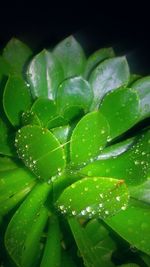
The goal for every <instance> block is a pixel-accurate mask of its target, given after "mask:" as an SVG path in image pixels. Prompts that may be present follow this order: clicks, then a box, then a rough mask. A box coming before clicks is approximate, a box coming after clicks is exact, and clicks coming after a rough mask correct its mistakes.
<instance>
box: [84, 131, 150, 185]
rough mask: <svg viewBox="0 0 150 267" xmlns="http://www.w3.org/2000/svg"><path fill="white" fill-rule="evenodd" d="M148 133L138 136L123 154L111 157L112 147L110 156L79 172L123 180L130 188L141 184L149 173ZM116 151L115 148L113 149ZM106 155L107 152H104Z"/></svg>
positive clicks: (149, 134)
mask: <svg viewBox="0 0 150 267" xmlns="http://www.w3.org/2000/svg"><path fill="white" fill-rule="evenodd" d="M149 142H150V131H146V132H144V133H142V134H139V135H138V136H137V137H136V138H135V140H134V142H133V144H132V145H131V146H129V149H128V150H126V151H125V152H124V153H122V154H120V155H117V156H113V151H114V149H113V148H114V146H113V145H112V146H111V147H110V150H112V153H111V154H112V156H110V157H107V156H106V157H105V151H103V158H101V157H100V159H99V157H98V160H97V161H95V162H93V163H91V164H89V165H88V166H86V167H84V168H83V169H82V170H80V173H81V174H83V175H88V176H104V177H108V176H111V177H114V178H117V179H124V180H125V181H126V183H127V184H128V185H130V186H135V185H139V184H142V183H143V182H144V181H146V180H147V177H148V174H149V173H150V146H149ZM115 149H116V148H115ZM106 155H107V151H106Z"/></svg>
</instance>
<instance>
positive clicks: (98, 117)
mask: <svg viewBox="0 0 150 267" xmlns="http://www.w3.org/2000/svg"><path fill="white" fill-rule="evenodd" d="M108 134H109V126H108V123H107V121H106V119H105V117H104V116H103V115H102V114H101V113H100V112H99V111H96V112H91V113H88V114H87V115H85V116H84V117H83V118H82V119H81V120H80V121H79V122H78V124H77V125H76V127H75V129H74V131H73V133H72V136H71V144H70V156H71V162H72V165H73V166H81V165H83V164H84V165H85V164H86V163H87V162H90V161H93V158H94V157H96V156H97V155H98V154H99V152H100V150H102V149H103V148H104V146H105V145H106V142H107V138H108Z"/></svg>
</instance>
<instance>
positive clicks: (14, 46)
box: [3, 38, 32, 73]
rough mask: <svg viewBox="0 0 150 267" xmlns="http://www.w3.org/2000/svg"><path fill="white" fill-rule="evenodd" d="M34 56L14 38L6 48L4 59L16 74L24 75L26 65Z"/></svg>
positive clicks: (24, 45)
mask: <svg viewBox="0 0 150 267" xmlns="http://www.w3.org/2000/svg"><path fill="white" fill-rule="evenodd" d="M31 55H32V51H31V49H30V48H29V47H28V46H27V45H26V44H24V43H23V42H21V41H19V40H18V39H16V38H12V39H11V40H10V41H9V42H8V43H7V45H6V46H5V48H4V51H3V58H4V59H5V60H6V61H7V62H8V63H9V64H10V66H11V68H12V69H13V71H14V72H16V73H23V69H24V67H25V64H26V63H27V61H28V60H29V58H30V57H31Z"/></svg>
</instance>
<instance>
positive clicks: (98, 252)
mask: <svg viewBox="0 0 150 267" xmlns="http://www.w3.org/2000/svg"><path fill="white" fill-rule="evenodd" d="M94 223H95V221H94ZM69 224H70V227H71V230H72V233H73V235H74V238H75V240H76V243H77V246H78V248H79V250H80V253H81V255H82V257H83V260H84V266H86V267H91V266H94V267H99V266H100V265H101V266H102V267H108V266H109V267H113V266H114V264H113V263H112V262H111V255H112V251H113V249H114V248H115V244H114V242H113V241H112V240H111V238H110V237H109V236H108V231H107V230H106V229H105V228H104V227H103V226H101V227H100V225H99V224H98V223H97V224H94V225H93V226H94V228H93V230H94V231H95V232H93V231H91V235H90V234H89V232H90V231H89V229H87V227H88V226H86V228H83V227H82V226H81V225H80V224H79V223H78V222H77V221H76V220H75V219H74V218H71V219H69ZM93 226H92V227H93ZM93 234H95V235H94V236H96V240H98V242H97V241H96V240H95V241H96V243H93V238H92V235H93ZM96 234H97V235H96Z"/></svg>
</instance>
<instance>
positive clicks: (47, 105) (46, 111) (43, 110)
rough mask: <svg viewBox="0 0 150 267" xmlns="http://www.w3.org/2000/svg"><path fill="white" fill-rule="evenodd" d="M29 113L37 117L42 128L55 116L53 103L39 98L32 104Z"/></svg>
mask: <svg viewBox="0 0 150 267" xmlns="http://www.w3.org/2000/svg"><path fill="white" fill-rule="evenodd" d="M31 112H33V113H34V114H36V115H37V117H38V118H39V120H40V122H41V124H42V126H46V125H47V123H48V121H49V120H52V119H53V118H54V117H56V116H57V108H56V104H55V102H54V101H52V100H50V99H47V98H44V97H40V98H38V99H37V100H36V101H35V102H34V104H33V105H32V108H31Z"/></svg>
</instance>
